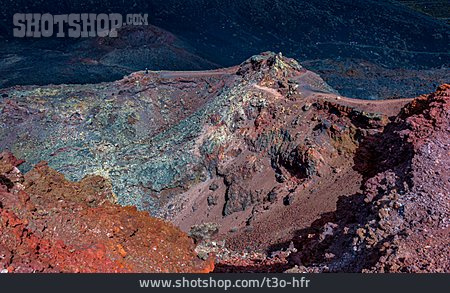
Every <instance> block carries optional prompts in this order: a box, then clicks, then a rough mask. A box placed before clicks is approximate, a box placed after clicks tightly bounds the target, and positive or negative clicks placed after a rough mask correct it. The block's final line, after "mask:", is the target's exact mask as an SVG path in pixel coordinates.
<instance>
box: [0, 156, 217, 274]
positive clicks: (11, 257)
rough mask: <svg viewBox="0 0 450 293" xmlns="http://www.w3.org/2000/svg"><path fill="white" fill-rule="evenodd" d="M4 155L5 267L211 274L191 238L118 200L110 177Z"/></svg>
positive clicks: (1, 242)
mask: <svg viewBox="0 0 450 293" xmlns="http://www.w3.org/2000/svg"><path fill="white" fill-rule="evenodd" d="M20 163H21V161H19V160H17V159H16V158H15V157H14V156H13V155H12V154H11V153H8V152H3V153H1V154H0V170H1V175H0V256H2V257H1V258H0V267H1V268H3V269H7V270H8V272H209V271H211V270H212V269H213V266H214V265H213V263H212V260H208V261H201V260H200V259H199V258H198V257H197V255H196V253H195V252H194V248H195V246H194V244H193V241H192V239H190V238H188V236H187V235H186V234H184V233H183V232H181V231H180V230H179V229H178V228H176V227H174V226H172V225H171V224H168V223H165V222H164V221H162V220H159V219H155V218H152V217H150V216H149V215H148V213H146V212H139V211H137V210H136V208H134V207H121V206H118V205H116V204H113V203H112V202H111V200H113V199H114V196H113V193H112V192H111V187H110V186H109V184H108V182H107V181H106V180H105V179H103V178H102V177H99V176H90V177H86V178H84V179H83V180H82V181H80V182H69V181H67V180H66V179H65V178H64V176H62V175H61V174H59V173H57V172H56V171H55V170H53V169H51V168H49V167H48V166H47V164H46V163H40V164H38V165H37V166H36V167H35V168H34V169H33V170H31V171H30V172H28V173H27V174H25V175H22V174H21V173H20V171H18V169H17V166H18V165H19V164H20Z"/></svg>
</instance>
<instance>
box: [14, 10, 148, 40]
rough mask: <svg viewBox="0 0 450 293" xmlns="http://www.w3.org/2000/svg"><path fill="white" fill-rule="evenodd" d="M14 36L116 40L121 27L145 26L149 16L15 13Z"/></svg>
mask: <svg viewBox="0 0 450 293" xmlns="http://www.w3.org/2000/svg"><path fill="white" fill-rule="evenodd" d="M13 23H14V28H13V36H14V37H17V38H41V37H45V38H48V37H53V36H56V37H58V38H64V37H70V38H80V37H81V38H88V37H112V38H115V37H117V29H119V28H121V27H122V26H124V25H128V26H129V25H148V14H127V15H125V16H123V15H122V14H119V13H109V14H106V13H100V14H95V13H80V14H76V13H71V14H59V15H52V14H50V13H44V14H40V13H16V14H14V16H13Z"/></svg>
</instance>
